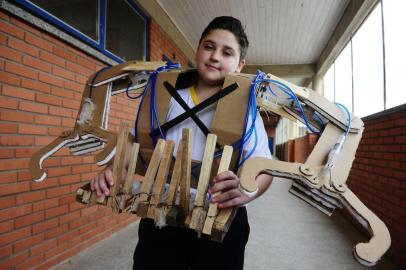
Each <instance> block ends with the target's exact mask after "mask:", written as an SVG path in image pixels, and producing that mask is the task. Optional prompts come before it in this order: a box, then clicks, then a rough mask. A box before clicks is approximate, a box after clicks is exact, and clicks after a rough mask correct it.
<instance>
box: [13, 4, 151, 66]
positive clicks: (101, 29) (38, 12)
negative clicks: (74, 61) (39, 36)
mask: <svg viewBox="0 0 406 270" xmlns="http://www.w3.org/2000/svg"><path fill="white" fill-rule="evenodd" d="M97 1H98V14H97V16H98V21H97V22H96V23H97V26H98V27H97V34H98V40H94V39H93V38H91V37H89V36H87V35H86V34H84V33H82V32H81V31H80V30H78V29H76V28H75V27H73V26H71V25H70V24H68V23H67V22H64V21H62V20H61V19H59V18H58V17H56V16H55V15H53V14H51V13H49V12H48V11H46V10H45V9H43V8H41V7H39V6H37V5H36V4H34V3H32V2H31V1H29V0H15V2H16V3H18V4H19V5H20V6H22V7H24V8H25V9H26V10H28V11H30V12H32V13H33V14H34V15H35V16H38V17H40V18H41V19H43V20H45V21H46V22H48V23H50V24H52V25H54V26H56V27H57V28H59V29H61V30H63V31H65V32H67V33H68V34H70V35H72V36H73V37H74V38H76V39H78V40H80V41H82V42H84V43H85V44H87V45H89V46H91V47H92V48H95V49H96V50H98V51H99V52H101V53H102V54H103V55H105V56H107V57H109V58H110V59H112V60H114V61H116V62H118V63H123V62H125V61H124V59H122V58H121V57H119V56H117V55H116V54H114V53H112V52H110V51H109V50H107V49H106V23H107V22H106V18H107V0H97ZM123 1H124V2H125V3H126V4H127V5H128V6H129V7H130V8H131V9H132V10H133V11H134V12H135V13H136V14H137V15H138V16H139V17H140V18H141V19H142V20H143V21H144V22H145V31H144V37H143V38H144V52H143V55H144V57H145V59H146V60H149V58H150V55H149V30H150V25H151V18H150V17H149V16H148V15H147V14H146V13H145V12H143V11H142V10H141V9H140V8H139V7H138V6H137V4H136V3H135V2H134V1H133V0H123Z"/></svg>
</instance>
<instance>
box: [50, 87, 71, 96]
mask: <svg viewBox="0 0 406 270" xmlns="http://www.w3.org/2000/svg"><path fill="white" fill-rule="evenodd" d="M51 93H52V95H55V96H58V97H62V98H68V99H73V97H74V95H73V93H74V92H73V91H72V90H67V89H64V88H60V87H56V86H52V88H51Z"/></svg>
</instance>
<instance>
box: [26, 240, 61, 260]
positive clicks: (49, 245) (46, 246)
mask: <svg viewBox="0 0 406 270" xmlns="http://www.w3.org/2000/svg"><path fill="white" fill-rule="evenodd" d="M56 245H57V242H56V239H51V240H48V241H45V242H42V243H41V244H39V245H36V246H34V247H32V248H31V256H36V255H39V254H42V253H45V252H46V251H48V250H50V249H53V248H55V247H56Z"/></svg>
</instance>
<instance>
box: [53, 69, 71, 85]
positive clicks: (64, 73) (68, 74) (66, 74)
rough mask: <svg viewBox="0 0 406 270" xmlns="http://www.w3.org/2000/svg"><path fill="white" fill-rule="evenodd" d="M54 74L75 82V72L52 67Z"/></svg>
mask: <svg viewBox="0 0 406 270" xmlns="http://www.w3.org/2000/svg"><path fill="white" fill-rule="evenodd" d="M52 73H53V74H54V75H55V76H58V77H62V78H64V79H68V80H71V81H73V80H75V74H74V73H73V72H71V71H69V70H66V69H65V68H60V67H58V66H53V67H52Z"/></svg>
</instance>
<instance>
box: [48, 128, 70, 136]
mask: <svg viewBox="0 0 406 270" xmlns="http://www.w3.org/2000/svg"><path fill="white" fill-rule="evenodd" d="M64 131H66V128H65V127H50V128H48V133H49V135H51V136H59V135H61V134H62V132H64Z"/></svg>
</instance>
